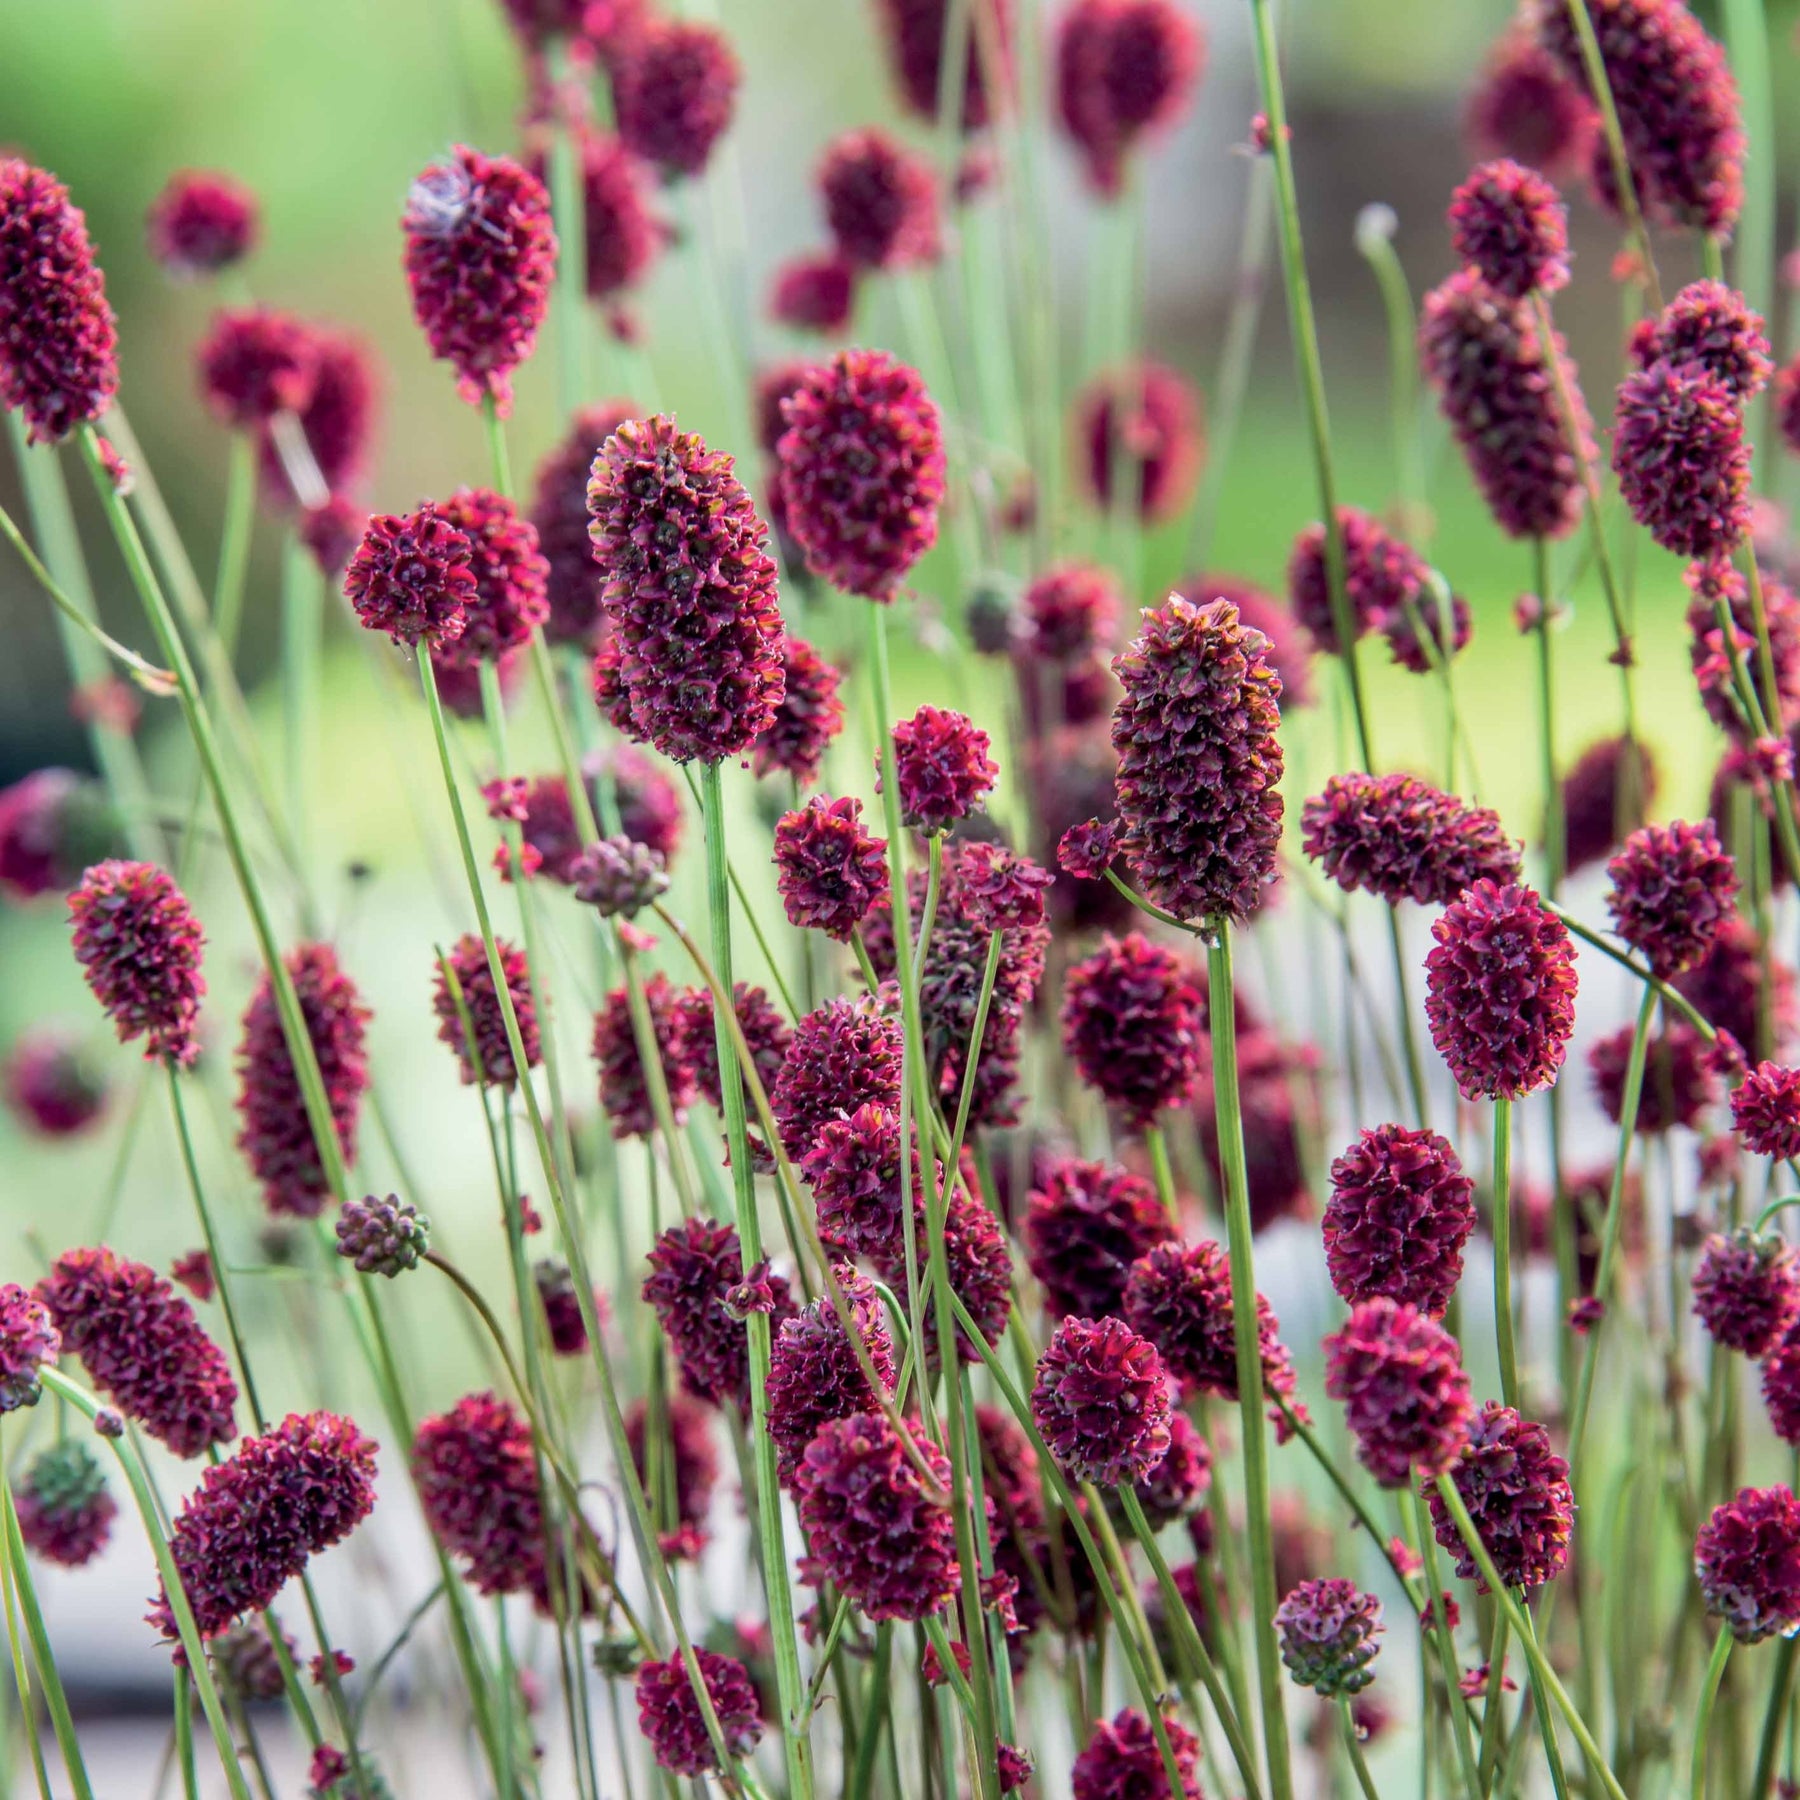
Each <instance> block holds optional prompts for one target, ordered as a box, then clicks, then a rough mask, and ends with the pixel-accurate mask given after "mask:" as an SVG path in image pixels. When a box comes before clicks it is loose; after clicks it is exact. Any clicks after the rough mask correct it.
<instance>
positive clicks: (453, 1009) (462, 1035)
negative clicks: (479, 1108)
mask: <svg viewBox="0 0 1800 1800" xmlns="http://www.w3.org/2000/svg"><path fill="white" fill-rule="evenodd" d="M494 948H495V950H496V951H498V952H499V957H500V970H501V973H502V975H503V976H504V978H505V981H506V991H507V994H508V995H509V996H510V998H511V1000H512V1008H513V1016H514V1017H515V1019H516V1020H517V1021H518V1027H519V1045H520V1048H521V1049H522V1050H523V1051H524V1052H525V1066H526V1068H528V1069H535V1068H536V1067H537V1065H538V1060H539V1057H540V1055H541V1050H540V1046H539V1042H538V1025H537V1008H536V1006H535V1005H534V1003H533V1001H532V997H531V978H530V973H529V971H528V969H527V967H526V962H525V952H524V951H523V950H518V949H515V948H514V947H513V946H512V945H511V944H509V943H508V942H507V941H506V940H505V938H496V939H495V940H494ZM453 978H454V985H453ZM459 1001H460V1004H459ZM431 1009H432V1011H433V1012H435V1013H436V1014H437V1019H438V1042H439V1043H441V1044H448V1045H449V1047H450V1048H451V1049H452V1050H454V1051H455V1052H456V1059H457V1062H458V1063H459V1064H460V1065H461V1068H462V1078H463V1085H464V1086H465V1087H470V1086H473V1085H474V1084H475V1083H476V1082H480V1083H481V1084H482V1085H483V1086H486V1087H502V1088H510V1087H512V1086H514V1085H515V1084H516V1083H517V1081H518V1079H519V1069H518V1065H517V1063H515V1062H514V1060H513V1053H512V1043H511V1040H510V1039H509V1038H508V1037H507V1035H506V1017H505V1013H504V1011H503V1009H502V1007H501V1004H500V997H499V993H498V990H497V989H496V988H495V986H494V976H493V971H492V970H491V969H490V968H489V966H488V958H487V949H486V946H485V945H484V944H483V943H482V941H481V939H480V938H478V937H477V936H475V934H474V933H473V932H469V933H466V934H465V935H464V936H462V937H460V938H458V939H457V940H456V943H455V944H454V945H453V946H452V948H451V951H450V954H449V956H448V957H446V958H445V959H444V961H443V962H440V963H439V964H438V965H437V969H436V980H435V982H434V983H433V987H432V996H431ZM465 1015H466V1023H465Z"/></svg>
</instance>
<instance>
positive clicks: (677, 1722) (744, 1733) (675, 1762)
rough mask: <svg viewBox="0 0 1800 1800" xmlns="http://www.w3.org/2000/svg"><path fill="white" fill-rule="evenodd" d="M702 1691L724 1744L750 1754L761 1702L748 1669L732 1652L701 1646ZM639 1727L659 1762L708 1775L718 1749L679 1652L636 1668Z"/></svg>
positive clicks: (697, 1654) (679, 1772)
mask: <svg viewBox="0 0 1800 1800" xmlns="http://www.w3.org/2000/svg"><path fill="white" fill-rule="evenodd" d="M694 1659H695V1661H696V1662H697V1663H698V1664H699V1668H700V1679H701V1680H702V1681H703V1682H704V1683H705V1684H706V1697H707V1699H708V1700H710V1701H711V1702H712V1709H713V1717H714V1718H715V1719H717V1720H718V1723H719V1731H720V1735H721V1736H722V1737H723V1738H724V1740H725V1748H726V1749H727V1750H728V1751H729V1752H730V1753H731V1755H733V1756H734V1757H736V1756H748V1755H749V1754H750V1752H751V1751H752V1750H754V1749H755V1748H756V1746H757V1742H758V1740H759V1739H760V1738H761V1737H762V1733H763V1721H762V1709H761V1703H760V1702H759V1701H758V1699H757V1695H756V1686H755V1684H754V1683H753V1682H752V1681H751V1679H750V1673H749V1671H748V1670H747V1669H746V1668H745V1667H744V1665H743V1664H742V1663H741V1662H738V1661H737V1660H735V1658H733V1657H729V1656H721V1655H720V1654H719V1653H718V1652H717V1651H716V1650H708V1649H705V1648H704V1647H702V1648H698V1649H696V1650H695V1651H694ZM637 1709H638V1729H639V1730H640V1731H641V1732H643V1734H644V1736H645V1737H646V1738H647V1739H648V1740H649V1743H650V1752H651V1754H652V1755H653V1756H654V1757H655V1758H656V1761H657V1764H658V1766H659V1767H661V1768H664V1769H667V1770H669V1771H670V1773H671V1774H675V1775H693V1776H700V1775H711V1774H716V1773H717V1772H718V1769H719V1753H718V1751H717V1750H715V1749H714V1748H713V1741H712V1735H711V1733H710V1732H709V1731H708V1730H707V1728H706V1721H705V1719H704V1717H703V1716H702V1714H701V1711H700V1702H699V1700H698V1699H697V1698H696V1697H695V1695H694V1686H693V1677H692V1676H691V1675H690V1674H689V1673H688V1667H687V1663H686V1661H685V1660H684V1659H683V1658H682V1657H681V1656H679V1655H677V1656H671V1657H670V1658H669V1659H668V1660H667V1661H666V1662H647V1663H645V1664H643V1665H642V1666H641V1667H640V1668H639V1670H638V1672H637Z"/></svg>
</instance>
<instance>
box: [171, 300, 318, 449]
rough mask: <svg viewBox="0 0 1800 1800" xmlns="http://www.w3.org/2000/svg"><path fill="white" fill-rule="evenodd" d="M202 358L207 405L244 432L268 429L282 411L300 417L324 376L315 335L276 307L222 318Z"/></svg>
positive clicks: (202, 346) (219, 316) (202, 386)
mask: <svg viewBox="0 0 1800 1800" xmlns="http://www.w3.org/2000/svg"><path fill="white" fill-rule="evenodd" d="M196 360H197V365H198V368H199V373H200V391H201V394H202V395H203V396H204V397H205V400H206V404H207V405H208V407H210V408H211V409H212V412H213V414H214V416H215V417H217V418H218V420H219V421H220V422H221V423H222V424H225V425H230V426H232V427H233V428H234V429H236V430H238V431H252V430H255V429H257V428H258V427H260V426H264V425H267V424H268V422H269V421H270V420H271V419H272V418H273V417H274V416H275V414H277V413H282V412H288V413H298V412H299V411H300V410H301V409H302V408H303V407H304V406H306V404H307V403H308V402H309V401H310V400H311V399H312V395H313V387H314V384H315V383H316V382H317V381H318V378H319V361H318V349H317V346H316V344H315V342H314V340H313V334H312V332H311V331H310V330H309V329H308V328H307V327H306V326H305V325H303V324H302V323H301V322H300V320H298V319H297V318H295V317H294V316H293V315H292V314H291V313H285V312H277V311H276V310H275V309H274V308H273V307H266V306H255V307H247V308H244V309H242V310H240V311H227V312H221V313H218V314H216V315H215V316H214V318H213V322H212V328H211V330H209V331H208V332H207V334H206V337H205V338H204V339H203V340H202V341H201V344H200V350H199V354H198V357H197V359H196Z"/></svg>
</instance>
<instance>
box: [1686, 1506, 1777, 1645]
mask: <svg viewBox="0 0 1800 1800" xmlns="http://www.w3.org/2000/svg"><path fill="white" fill-rule="evenodd" d="M1694 1573H1695V1574H1696V1575H1697V1576H1698V1577H1699V1580H1700V1593H1701V1596H1702V1597H1703V1598H1704V1600H1705V1601H1706V1610H1707V1611H1708V1612H1709V1613H1711V1614H1712V1615H1713V1617H1714V1618H1716V1619H1723V1620H1724V1621H1725V1624H1726V1627H1727V1629H1728V1630H1730V1632H1731V1633H1732V1635H1733V1636H1735V1637H1736V1638H1737V1640H1738V1642H1739V1643H1742V1644H1755V1643H1760V1642H1761V1641H1762V1640H1763V1639H1764V1638H1766V1637H1775V1636H1780V1637H1792V1636H1793V1634H1794V1632H1795V1631H1796V1629H1800V1501H1796V1500H1795V1498H1794V1496H1793V1493H1792V1491H1791V1490H1790V1489H1788V1488H1786V1487H1767V1488H1739V1489H1738V1493H1737V1498H1736V1499H1735V1500H1728V1501H1726V1502H1725V1504H1724V1505H1723V1506H1715V1507H1714V1508H1713V1510H1712V1512H1711V1514H1710V1515H1709V1517H1708V1518H1707V1521H1706V1523H1705V1524H1704V1525H1702V1526H1701V1527H1700V1533H1699V1536H1698V1537H1696V1538H1695V1540H1694Z"/></svg>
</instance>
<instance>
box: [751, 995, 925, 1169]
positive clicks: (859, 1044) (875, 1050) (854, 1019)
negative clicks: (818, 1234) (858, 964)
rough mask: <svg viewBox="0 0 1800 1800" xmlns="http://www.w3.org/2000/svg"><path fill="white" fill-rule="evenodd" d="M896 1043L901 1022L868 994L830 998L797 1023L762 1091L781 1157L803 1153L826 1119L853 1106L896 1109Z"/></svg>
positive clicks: (898, 1046) (898, 1048) (843, 1114)
mask: <svg viewBox="0 0 1800 1800" xmlns="http://www.w3.org/2000/svg"><path fill="white" fill-rule="evenodd" d="M902 1042H903V1033H902V1031H901V1028H900V1021H899V1020H898V1019H897V1018H894V1017H892V1016H890V1015H888V1014H885V1013H883V1012H882V1011H881V1010H880V1009H879V1008H878V1006H877V1005H876V1003H875V1001H874V1000H872V999H870V998H868V997H864V998H862V999H858V1000H850V999H846V998H845V997H844V996H842V995H835V996H833V997H832V998H831V999H829V1000H827V1001H826V1002H825V1003H824V1004H823V1005H822V1006H820V1007H818V1008H817V1009H816V1010H815V1011H813V1012H810V1013H808V1014H806V1016H805V1017H804V1018H802V1019H800V1020H798V1021H797V1022H796V1023H795V1026H794V1037H793V1042H792V1043H791V1044H789V1046H788V1051H787V1055H786V1056H785V1057H784V1058H783V1060H782V1065H781V1074H780V1075H779V1076H778V1077H777V1078H776V1082H775V1086H774V1088H773V1089H772V1090H771V1092H770V1094H769V1110H770V1111H771V1112H772V1113H773V1114H774V1115H775V1124H776V1126H777V1128H778V1129H779V1131H780V1133H781V1142H782V1145H783V1147H784V1148H785V1149H786V1151H787V1153H788V1155H789V1156H793V1157H801V1156H804V1155H805V1154H806V1153H807V1151H809V1150H810V1149H812V1148H813V1146H814V1145H815V1144H816V1143H817V1142H818V1140H819V1134H820V1132H821V1131H822V1129H823V1128H824V1126H825V1125H826V1124H827V1123H829V1122H830V1121H831V1120H833V1119H848V1118H849V1117H850V1116H851V1115H852V1114H853V1113H855V1111H856V1110H857V1108H858V1107H861V1106H865V1105H869V1104H874V1105H876V1106H881V1107H893V1108H897V1107H898V1106H899V1104H900V1052H901V1044H902Z"/></svg>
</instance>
